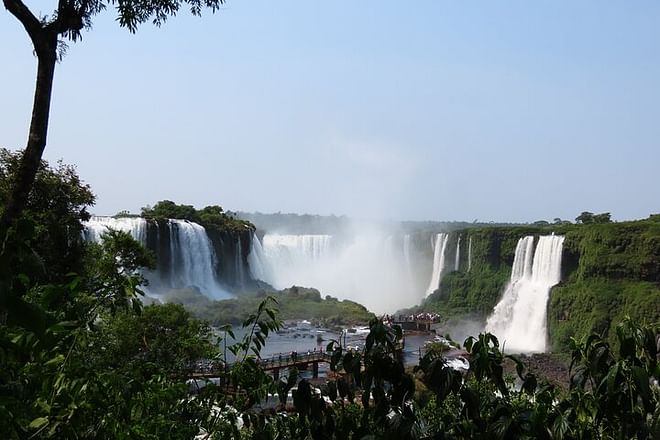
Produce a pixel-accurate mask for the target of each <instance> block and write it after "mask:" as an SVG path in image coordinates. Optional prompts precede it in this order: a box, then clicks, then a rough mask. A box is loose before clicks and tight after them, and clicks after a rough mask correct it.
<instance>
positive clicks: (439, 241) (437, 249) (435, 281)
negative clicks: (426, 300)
mask: <svg viewBox="0 0 660 440" xmlns="http://www.w3.org/2000/svg"><path fill="white" fill-rule="evenodd" d="M448 241H449V234H447V233H445V232H442V233H440V234H437V235H436V236H435V242H434V245H433V272H432V273H431V282H430V283H429V287H428V288H427V289H426V295H427V296H428V295H430V294H432V293H433V292H435V291H436V290H437V289H438V287H440V280H441V277H442V272H443V271H444V269H445V251H446V250H447V242H448Z"/></svg>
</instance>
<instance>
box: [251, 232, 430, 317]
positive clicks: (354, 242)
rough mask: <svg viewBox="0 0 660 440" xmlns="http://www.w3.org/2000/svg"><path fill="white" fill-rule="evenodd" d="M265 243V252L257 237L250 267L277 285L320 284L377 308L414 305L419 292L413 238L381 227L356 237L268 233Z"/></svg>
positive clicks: (387, 309) (326, 292) (329, 291)
mask: <svg viewBox="0 0 660 440" xmlns="http://www.w3.org/2000/svg"><path fill="white" fill-rule="evenodd" d="M261 245H262V249H261V252H259V250H258V249H257V244H256V243H255V244H254V246H253V248H252V251H251V254H254V256H252V257H250V268H251V270H252V271H253V272H252V273H253V274H254V275H255V278H258V279H260V280H262V281H265V282H267V283H269V284H270V285H272V286H273V287H275V288H277V289H283V288H287V287H291V286H292V285H298V286H304V287H314V288H317V289H319V290H320V291H321V293H322V295H332V296H335V297H338V298H341V299H350V300H353V301H357V302H359V303H360V304H364V305H365V306H366V307H367V308H369V309H370V310H373V311H375V312H377V313H385V312H390V313H391V312H393V311H394V310H397V309H399V308H402V307H406V306H410V304H411V303H413V302H414V301H415V300H411V296H414V295H415V293H416V292H419V289H417V290H415V284H414V280H413V279H412V278H413V277H411V276H409V275H408V267H411V268H412V271H413V273H414V270H415V265H414V260H415V257H414V253H413V250H412V249H411V248H410V247H411V245H412V243H411V240H410V238H408V239H405V237H402V236H397V235H392V234H381V233H378V232H374V233H369V234H360V235H356V236H352V237H341V236H329V235H278V234H266V235H265V236H264V237H263V241H262V243H261ZM260 254H261V255H262V257H261V258H259V257H258V255H260ZM406 254H407V256H406ZM411 260H412V261H411Z"/></svg>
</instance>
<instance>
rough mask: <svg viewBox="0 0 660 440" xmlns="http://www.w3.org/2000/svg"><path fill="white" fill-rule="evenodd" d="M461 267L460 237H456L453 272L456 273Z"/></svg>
mask: <svg viewBox="0 0 660 440" xmlns="http://www.w3.org/2000/svg"><path fill="white" fill-rule="evenodd" d="M460 265H461V236H460V235H459V236H458V240H457V241H456V257H455V258H454V270H455V271H458V269H459V267H460Z"/></svg>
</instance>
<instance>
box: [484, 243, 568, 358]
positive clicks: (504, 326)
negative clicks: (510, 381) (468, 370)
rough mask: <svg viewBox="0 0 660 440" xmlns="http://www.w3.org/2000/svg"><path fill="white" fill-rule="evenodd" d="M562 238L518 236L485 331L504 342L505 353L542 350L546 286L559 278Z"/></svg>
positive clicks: (554, 282)
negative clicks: (503, 285)
mask: <svg viewBox="0 0 660 440" xmlns="http://www.w3.org/2000/svg"><path fill="white" fill-rule="evenodd" d="M563 243H564V237H562V236H557V235H547V236H542V237H539V240H538V244H537V245H536V251H534V252H533V257H532V251H533V249H534V237H531V236H528V237H524V238H521V239H520V240H519V241H518V245H517V246H516V253H515V256H514V260H513V268H512V270H511V279H510V281H509V283H508V284H507V286H506V289H505V291H504V294H503V295H502V299H501V300H500V302H499V303H498V304H497V305H496V306H495V309H494V310H493V314H492V315H491V316H490V317H489V318H488V321H487V323H486V331H488V332H490V333H493V334H494V335H495V336H497V337H498V338H499V339H500V341H501V342H502V343H503V344H504V347H505V350H506V351H507V352H516V353H541V352H544V351H545V349H546V338H547V316H546V314H547V303H548V297H549V295H550V289H551V288H552V286H554V285H555V284H557V283H558V282H559V281H560V279H561V255H562V249H563Z"/></svg>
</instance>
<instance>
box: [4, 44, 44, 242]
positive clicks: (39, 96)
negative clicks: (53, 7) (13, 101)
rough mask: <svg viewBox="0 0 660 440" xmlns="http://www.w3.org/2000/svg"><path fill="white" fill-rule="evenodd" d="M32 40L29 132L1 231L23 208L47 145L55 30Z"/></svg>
mask: <svg viewBox="0 0 660 440" xmlns="http://www.w3.org/2000/svg"><path fill="white" fill-rule="evenodd" d="M33 42H34V46H35V52H36V54H37V60H38V64H37V83H36V87H35V91H34V103H33V106H32V119H31V121H30V132H29V135H28V142H27V146H26V147H25V151H24V152H23V158H22V160H21V164H20V167H19V169H18V173H17V175H16V177H15V180H14V182H13V185H12V186H11V193H10V194H9V198H8V200H7V204H6V205H5V209H4V211H3V212H2V217H0V231H7V229H8V228H10V227H11V226H12V225H13V224H14V222H15V221H16V220H17V219H18V218H19V217H20V215H21V213H22V212H23V209H24V208H25V205H26V204H27V200H28V196H29V194H30V191H31V190H32V185H33V184H34V178H35V176H36V174H37V170H38V169H39V165H40V164H41V156H42V155H43V152H44V148H46V136H47V134H48V118H49V114H50V100H51V95H52V92H53V76H54V74H55V64H56V62H57V34H56V33H54V32H52V33H51V32H43V34H42V35H40V38H39V39H38V40H36V41H35V39H33Z"/></svg>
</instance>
